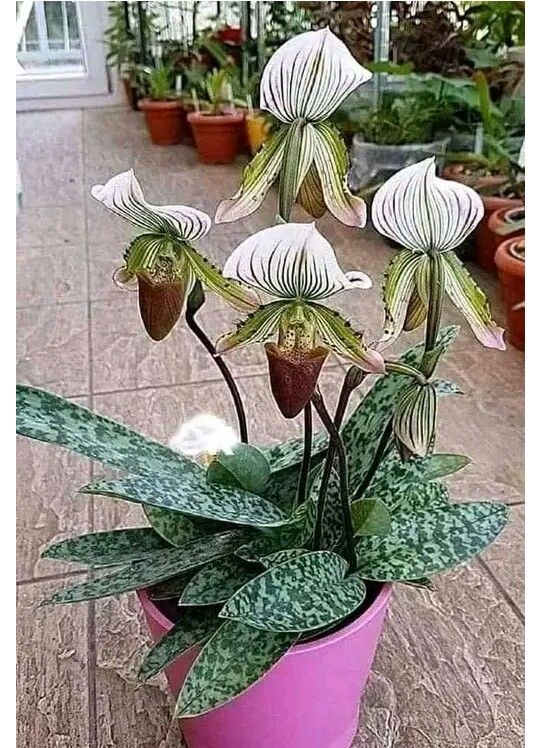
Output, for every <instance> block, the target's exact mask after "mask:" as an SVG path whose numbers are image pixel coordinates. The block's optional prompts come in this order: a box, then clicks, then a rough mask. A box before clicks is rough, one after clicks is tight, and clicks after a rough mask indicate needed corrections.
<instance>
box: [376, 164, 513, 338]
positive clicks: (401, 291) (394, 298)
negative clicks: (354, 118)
mask: <svg viewBox="0 0 540 748" xmlns="http://www.w3.org/2000/svg"><path fill="white" fill-rule="evenodd" d="M483 215H484V206H483V203H482V200H481V198H480V196H479V195H478V194H477V193H476V192H475V191H474V190H472V189H471V188H470V187H467V186H466V185H463V184H460V183H458V182H451V181H449V180H446V179H439V178H438V177H437V176H436V175H435V159H434V158H427V159H425V160H424V161H420V162H419V163H417V164H413V165H412V166H407V167H406V168H405V169H401V171H399V172H397V174H394V176H392V177H390V179H389V180H388V181H387V182H385V184H384V185H383V186H382V187H381V188H380V189H379V191H378V192H377V194H376V195H375V198H374V200H373V206H372V220H373V223H374V225H375V228H376V229H377V231H379V232H380V233H381V234H384V235H385V236H387V237H389V238H390V239H393V240H394V241H396V242H398V243H399V244H401V245H402V246H403V247H404V249H403V250H401V251H400V252H398V254H397V255H396V257H395V258H394V260H392V262H391V263H390V265H389V268H388V270H387V273H386V277H385V283H384V288H383V295H384V301H385V308H386V319H385V330H384V334H383V337H382V339H381V342H389V341H391V340H393V339H394V338H395V337H397V335H399V333H400V332H401V330H402V329H405V330H412V329H414V328H415V327H417V326H418V325H420V324H422V322H423V321H424V320H425V318H426V314H427V307H428V303H429V287H430V277H431V267H432V262H431V256H432V255H433V253H439V254H440V257H441V260H442V265H443V271H444V273H443V274H444V285H445V290H446V292H447V293H448V295H449V296H450V299H451V300H452V302H453V303H454V304H455V305H456V307H457V308H458V309H459V310H460V311H461V313H462V314H463V315H464V317H465V318H466V319H467V321H468V323H469V325H470V326H471V329H472V331H473V332H474V334H475V335H476V337H477V338H478V340H479V341H480V342H481V343H482V344H483V345H485V346H486V347H488V348H498V349H499V350H504V348H505V344H504V341H503V332H504V331H503V329H502V328H500V327H498V326H497V325H496V324H495V322H494V321H493V319H492V318H491V314H490V310H489V304H488V301H487V298H486V296H485V294H484V293H483V291H482V290H481V289H480V288H479V287H478V286H477V285H476V283H475V282H474V280H473V279H472V277H471V276H470V275H469V273H468V272H467V270H466V269H465V267H464V266H463V265H462V263H461V261H460V260H459V259H458V257H457V255H456V254H455V253H454V251H453V250H454V249H456V248H457V247H459V245H460V244H461V243H462V242H463V241H464V240H465V239H466V238H467V236H469V234H470V233H471V232H472V231H473V230H474V228H475V226H477V224H478V223H479V221H480V220H481V218H482V216H483Z"/></svg>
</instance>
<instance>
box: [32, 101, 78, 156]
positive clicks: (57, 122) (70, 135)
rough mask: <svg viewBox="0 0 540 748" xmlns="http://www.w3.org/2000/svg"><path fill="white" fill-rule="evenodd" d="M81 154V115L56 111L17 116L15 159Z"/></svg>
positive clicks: (68, 111)
mask: <svg viewBox="0 0 540 748" xmlns="http://www.w3.org/2000/svg"><path fill="white" fill-rule="evenodd" d="M80 151H82V112H81V111H80V110H75V109H72V110H69V109H65V110H56V111H48V112H19V113H18V114H17V156H18V158H39V157H40V156H41V155H42V154H43V155H46V154H48V153H52V152H54V153H55V154H57V155H58V156H62V155H63V154H65V153H77V152H80Z"/></svg>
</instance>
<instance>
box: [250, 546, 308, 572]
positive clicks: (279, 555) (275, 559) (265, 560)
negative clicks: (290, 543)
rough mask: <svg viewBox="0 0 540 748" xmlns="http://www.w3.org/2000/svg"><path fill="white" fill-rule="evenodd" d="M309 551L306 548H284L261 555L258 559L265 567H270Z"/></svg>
mask: <svg viewBox="0 0 540 748" xmlns="http://www.w3.org/2000/svg"><path fill="white" fill-rule="evenodd" d="M309 552H310V551H309V549H308V548H286V549H285V550H283V551H276V552H275V553H270V554H269V555H268V556H263V557H262V558H261V559H260V561H261V564H262V565H263V566H264V567H265V568H266V569H270V568H271V567H272V566H279V564H283V563H285V561H290V560H291V559H293V558H298V556H303V555H304V553H309Z"/></svg>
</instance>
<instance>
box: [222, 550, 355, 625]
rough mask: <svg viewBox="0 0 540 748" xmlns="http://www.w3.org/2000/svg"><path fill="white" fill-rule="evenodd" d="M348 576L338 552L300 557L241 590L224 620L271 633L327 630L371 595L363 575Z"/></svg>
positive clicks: (224, 611)
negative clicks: (231, 620)
mask: <svg viewBox="0 0 540 748" xmlns="http://www.w3.org/2000/svg"><path fill="white" fill-rule="evenodd" d="M346 573H347V562H346V561H345V559H344V558H343V557H342V556H339V555H338V554H337V553H330V552H328V551H312V552H310V553H305V554H302V555H299V556H295V557H294V558H290V559H289V560H288V561H286V562H284V563H282V564H280V565H279V566H272V567H271V568H270V569H267V570H266V571H265V572H263V573H262V574H260V575H259V576H258V577H255V579H252V580H251V581H250V582H248V583H247V584H245V585H244V586H243V587H241V588H240V589H239V590H238V592H236V593H235V594H234V595H233V596H232V597H231V598H230V599H229V601H228V602H227V603H226V604H225V605H224V606H223V608H222V609H221V612H220V614H219V616H220V618H229V619H233V620H237V621H242V622H243V623H247V624H248V625H249V626H253V627H254V628H260V629H264V630H266V631H310V630H311V629H315V628H319V627H320V626H325V625H326V624H329V623H332V622H334V621H339V620H341V619H342V618H344V617H345V616H347V615H349V614H350V613H352V612H353V610H356V608H357V607H358V606H359V605H360V604H361V602H362V600H363V599H364V597H365V593H366V590H365V586H364V583H363V582H362V580H361V579H360V577H358V576H357V575H355V574H353V575H350V576H348V577H345V574H346ZM276 601H279V604H277V602H276Z"/></svg>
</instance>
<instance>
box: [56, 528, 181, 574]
mask: <svg viewBox="0 0 540 748" xmlns="http://www.w3.org/2000/svg"><path fill="white" fill-rule="evenodd" d="M170 548H171V546H170V544H169V543H167V542H166V541H165V540H164V539H163V538H162V537H160V536H159V535H158V534H157V533H156V532H154V530H153V529H152V528H151V527H137V528H133V529H129V530H111V531H109V532H93V533H89V534H87V535H79V536H78V537H76V538H68V539H67V540H62V541H61V542H60V543H55V544H54V545H50V546H49V547H48V548H46V549H45V550H44V551H43V552H42V554H41V555H42V557H43V558H54V559H61V560H63V561H74V562H76V563H78V564H84V565H85V566H90V567H92V568H98V567H104V566H115V565H117V564H126V563H128V562H130V561H137V560H138V559H142V558H147V557H152V556H154V555H155V554H156V551H163V550H167V549H170Z"/></svg>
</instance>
